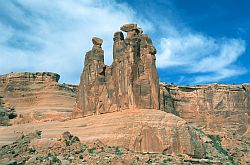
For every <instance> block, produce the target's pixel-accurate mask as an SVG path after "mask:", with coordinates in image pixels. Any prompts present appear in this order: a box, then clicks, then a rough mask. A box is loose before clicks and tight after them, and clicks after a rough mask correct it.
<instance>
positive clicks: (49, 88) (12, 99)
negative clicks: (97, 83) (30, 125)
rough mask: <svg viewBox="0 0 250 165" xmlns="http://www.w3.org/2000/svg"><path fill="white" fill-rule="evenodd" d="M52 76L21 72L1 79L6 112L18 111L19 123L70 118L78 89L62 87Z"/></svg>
mask: <svg viewBox="0 0 250 165" xmlns="http://www.w3.org/2000/svg"><path fill="white" fill-rule="evenodd" d="M59 78H60V76H59V75H58V74H56V73H50V72H35V73H31V72H20V73H10V74H6V75H1V76H0V96H1V97H2V98H0V100H1V102H2V104H3V107H4V108H5V109H13V108H14V109H15V110H16V112H17V115H18V118H17V119H15V120H14V121H15V122H16V123H25V122H31V121H41V120H62V119H65V118H70V116H71V112H72V107H73V105H74V102H75V97H76V90H77V86H74V85H67V84H59V83H58V80H59Z"/></svg>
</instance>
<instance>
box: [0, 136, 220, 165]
mask: <svg viewBox="0 0 250 165" xmlns="http://www.w3.org/2000/svg"><path fill="white" fill-rule="evenodd" d="M37 133H41V132H38V131H36V132H35V133H29V134H22V135H21V136H20V138H18V139H17V140H16V141H15V142H13V143H12V144H10V145H5V146H3V147H2V148H1V150H0V164H11V163H12V164H13V163H15V164H41V165H47V164H103V165H105V164H115V165H123V164H124V165H127V164H137V165H144V164H162V165H165V164H171V165H172V164H173V165H175V164H192V163H194V164H195V163H202V164H204V163H207V164H221V162H220V161H219V160H218V159H214V157H209V159H199V158H195V159H194V158H191V157H190V156H188V155H185V154H178V155H163V154H159V153H145V152H135V151H133V150H129V149H126V148H122V147H120V146H107V145H105V144H103V143H102V142H101V141H100V140H97V141H95V142H94V143H91V144H88V145H86V144H84V143H81V142H79V141H78V140H76V139H78V137H77V136H74V135H72V134H71V133H70V132H65V133H63V137H62V138H58V137H54V138H53V139H43V138H41V136H40V135H41V134H37ZM65 135H67V136H66V138H65Z"/></svg>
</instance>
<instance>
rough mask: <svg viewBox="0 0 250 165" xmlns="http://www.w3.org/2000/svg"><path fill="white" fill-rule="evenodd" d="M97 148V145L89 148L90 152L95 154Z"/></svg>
mask: <svg viewBox="0 0 250 165" xmlns="http://www.w3.org/2000/svg"><path fill="white" fill-rule="evenodd" d="M95 150H96V147H93V148H90V149H88V153H89V154H93V153H94V151H95Z"/></svg>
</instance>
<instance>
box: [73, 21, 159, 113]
mask: <svg viewBox="0 0 250 165" xmlns="http://www.w3.org/2000/svg"><path fill="white" fill-rule="evenodd" d="M121 30H123V31H125V32H127V36H126V38H125V39H124V36H123V33H122V32H116V33H115V34H114V45H113V63H112V65H111V66H107V65H105V64H104V51H103V50H102V47H101V45H102V42H103V41H102V39H100V38H97V37H94V38H93V39H92V42H93V48H92V50H90V51H89V52H87V53H86V56H85V62H84V70H83V73H82V75H81V81H80V85H79V92H78V97H77V104H76V108H75V111H74V114H75V115H80V116H88V115H92V114H100V113H101V114H102V113H107V112H114V111H119V110H122V109H128V108H129V109H134V108H142V109H144V108H146V109H159V80H158V74H157V70H156V66H155V54H156V49H155V48H154V46H153V45H152V41H151V39H150V38H149V37H148V36H147V35H145V34H142V30H141V29H139V28H137V25H136V24H126V25H123V26H122V27H121Z"/></svg>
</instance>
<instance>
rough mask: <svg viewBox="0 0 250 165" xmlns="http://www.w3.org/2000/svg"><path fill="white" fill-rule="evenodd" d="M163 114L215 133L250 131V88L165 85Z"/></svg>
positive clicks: (241, 133)
mask: <svg viewBox="0 0 250 165" xmlns="http://www.w3.org/2000/svg"><path fill="white" fill-rule="evenodd" d="M161 110H163V111H167V112H170V113H174V114H176V115H177V116H179V117H181V118H183V119H185V120H187V121H189V122H192V123H195V124H196V125H198V126H202V127H205V128H206V129H207V130H213V131H229V132H231V133H233V132H235V133H237V134H240V135H243V134H244V133H247V131H249V130H248V129H249V121H250V118H249V115H250V84H243V85H223V84H211V85H200V86H174V85H167V84H161Z"/></svg>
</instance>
